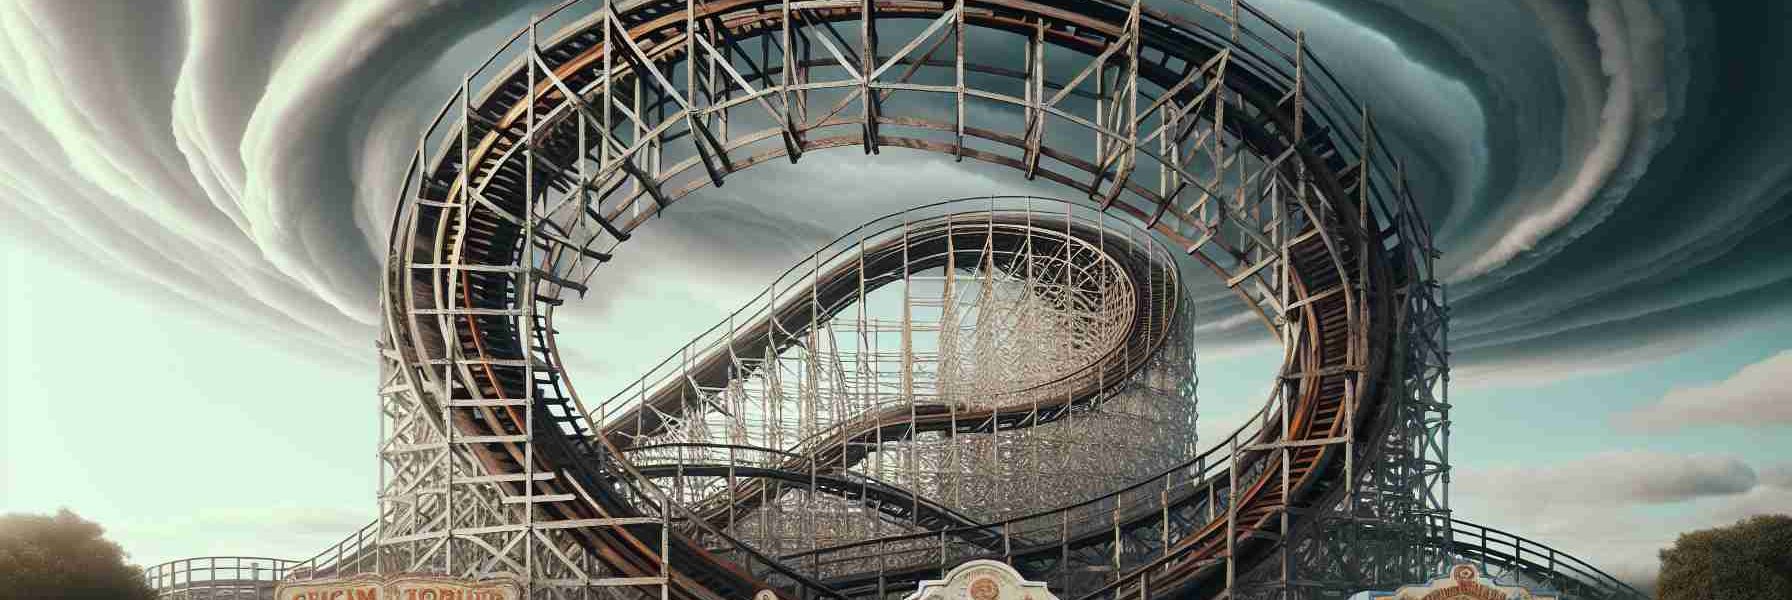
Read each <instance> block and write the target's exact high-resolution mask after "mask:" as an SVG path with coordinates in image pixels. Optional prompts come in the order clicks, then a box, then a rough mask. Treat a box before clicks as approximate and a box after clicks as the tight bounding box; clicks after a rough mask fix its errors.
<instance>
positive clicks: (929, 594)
mask: <svg viewBox="0 0 1792 600" xmlns="http://www.w3.org/2000/svg"><path fill="white" fill-rule="evenodd" d="M903 600H1058V597H1057V596H1054V595H1052V592H1051V590H1049V589H1046V587H1045V584H1044V583H1040V582H1037V581H1027V580H1026V579H1023V578H1021V576H1020V573H1019V572H1017V571H1015V570H1014V567H1010V566H1008V565H1006V564H1003V563H999V562H996V561H993V560H973V561H970V562H967V563H964V564H962V565H958V566H957V567H953V568H952V571H951V572H948V573H946V578H945V579H932V580H927V581H922V582H921V586H920V587H919V588H917V589H916V590H915V593H913V594H909V595H908V597H907V598H904V599H903Z"/></svg>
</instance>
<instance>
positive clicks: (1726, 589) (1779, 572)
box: [1655, 515, 1792, 600]
mask: <svg viewBox="0 0 1792 600" xmlns="http://www.w3.org/2000/svg"><path fill="white" fill-rule="evenodd" d="M1655 593H1656V598H1658V599H1659V600H1767V599H1769V598H1792V516H1789V515H1760V516H1755V517H1750V518H1748V519H1744V520H1742V521H1741V522H1738V523H1736V524H1735V525H1730V526H1728V527H1715V528H1712V529H1701V530H1698V531H1693V532H1688V533H1683V534H1680V539H1678V540H1675V541H1674V546H1673V547H1672V548H1668V549H1666V550H1662V551H1661V576H1660V577H1659V579H1658V580H1657V582H1656V592H1655Z"/></svg>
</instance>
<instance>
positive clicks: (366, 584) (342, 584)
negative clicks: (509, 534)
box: [274, 575, 522, 600]
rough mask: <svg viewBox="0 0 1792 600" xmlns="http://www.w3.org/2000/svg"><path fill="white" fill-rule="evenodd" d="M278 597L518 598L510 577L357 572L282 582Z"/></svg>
mask: <svg viewBox="0 0 1792 600" xmlns="http://www.w3.org/2000/svg"><path fill="white" fill-rule="evenodd" d="M274 598H276V599H277V600H519V599H520V598H522V588H521V587H520V586H518V585H517V584H516V582H515V581H513V580H510V579H484V580H480V581H467V580H465V579H455V578H452V577H441V576H436V575H393V576H379V575H358V576H355V577H347V578H332V579H314V580H307V581H285V582H281V583H280V586H279V588H278V589H277V590H276V591H275V592H274Z"/></svg>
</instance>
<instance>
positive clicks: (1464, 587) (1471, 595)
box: [1352, 564, 1557, 600]
mask: <svg viewBox="0 0 1792 600" xmlns="http://www.w3.org/2000/svg"><path fill="white" fill-rule="evenodd" d="M1352 598H1353V599H1367V600H1557V598H1556V596H1554V595H1538V594H1535V593H1533V592H1531V590H1529V589H1527V588H1524V587H1521V586H1504V585H1499V584H1497V583H1494V582H1493V581H1492V580H1489V579H1487V578H1485V577H1482V576H1481V571H1480V569H1476V568H1475V566H1474V565H1469V564H1461V565H1456V566H1453V567H1450V574H1449V576H1447V577H1440V578H1437V579H1433V580H1431V582H1430V583H1427V584H1424V585H1409V586H1404V587H1401V588H1400V589H1398V590H1394V591H1393V592H1365V593H1362V594H1358V595H1356V596H1352Z"/></svg>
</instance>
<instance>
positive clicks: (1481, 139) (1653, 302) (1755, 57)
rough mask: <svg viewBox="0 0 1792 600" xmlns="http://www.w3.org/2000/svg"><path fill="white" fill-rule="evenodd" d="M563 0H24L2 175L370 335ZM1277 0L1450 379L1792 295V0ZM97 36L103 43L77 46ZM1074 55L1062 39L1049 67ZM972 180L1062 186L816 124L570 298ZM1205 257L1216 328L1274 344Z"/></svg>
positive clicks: (1555, 369) (775, 264)
mask: <svg viewBox="0 0 1792 600" xmlns="http://www.w3.org/2000/svg"><path fill="white" fill-rule="evenodd" d="M546 1H547V0H539V1H533V0H532V1H529V2H472V1H470V0H433V1H431V2H420V3H416V2H391V3H345V2H323V1H319V2H310V3H242V2H198V3H193V4H191V5H185V6H182V5H177V4H176V3H163V4H157V5H154V6H145V5H143V4H142V3H137V4H132V5H131V6H130V7H128V8H125V7H123V5H117V6H114V5H108V4H104V3H101V4H82V3H64V2H48V1H37V2H26V3H15V4H13V5H11V6H8V7H7V8H6V9H4V11H0V18H4V19H5V21H4V22H5V23H7V24H8V31H9V32H11V33H12V34H13V35H11V36H10V37H11V38H12V40H13V41H12V43H11V44H10V45H9V46H7V47H6V48H3V49H0V76H3V78H0V82H3V84H4V87H5V90H6V92H7V93H6V94H4V96H5V98H3V99H0V102H5V103H7V104H9V106H8V107H7V108H8V109H9V110H6V111H5V114H6V115H7V116H6V117H4V118H0V136H3V137H4V139H3V140H0V154H5V155H7V156H8V158H9V159H11V160H9V161H8V162H7V164H9V165H12V166H10V167H7V168H5V169H4V170H0V189H3V190H4V191H5V198H4V199H0V203H4V204H6V205H7V206H9V207H10V208H11V212H13V213H18V214H29V215H32V217H30V218H29V219H27V220H26V222H27V223H29V225H18V224H15V228H17V229H19V230H22V231H27V232H29V233H30V234H31V235H33V236H34V237H43V236H52V237H54V238H56V239H57V240H58V241H57V242H53V243H51V242H46V243H45V245H44V247H45V248H51V247H54V248H62V249H74V250H75V251H78V252H81V253H83V254H84V255H86V256H87V257H88V260H87V261H86V262H87V263H91V264H103V265H110V266H108V267H107V268H109V269H111V270H112V272H116V273H123V274H125V276H128V277H133V278H137V279H139V280H143V281H149V282H152V283H153V285H155V286H158V287H162V288H166V289H168V290H171V291H172V293H173V295H174V296H176V297H180V298H184V299H188V300H190V301H192V302H195V303H197V304H202V305H205V306H207V307H211V309H213V310H217V311H219V312H221V313H229V314H232V315H236V317H235V318H237V319H240V320H242V321H243V322H246V323H261V324H264V325H270V326H272V327H273V328H274V329H275V330H276V331H281V332H287V333H288V334H289V335H293V336H302V337H308V338H320V339H325V340H329V341H328V342H327V343H334V344H336V345H338V346H339V347H340V348H342V349H348V350H351V351H352V352H353V353H354V355H358V356H364V353H365V349H366V348H367V345H366V343H365V340H366V339H368V338H371V337H372V336H373V329H372V325H373V321H374V320H375V319H376V315H375V311H374V306H373V304H374V293H373V290H374V287H375V286H376V282H377V272H378V268H379V265H378V264H377V262H378V261H377V258H376V257H377V256H379V251H380V246H381V245H382V244H383V243H384V239H385V229H386V226H387V224H386V219H388V218H389V216H390V214H391V209H392V206H393V203H394V202H395V201H396V188H397V185H398V182H399V181H400V180H401V179H402V174H401V173H400V172H399V171H400V170H402V167H403V165H404V163H405V161H406V160H407V159H408V158H409V155H410V153H411V152H413V151H414V149H415V137H414V136H415V135H416V133H417V131H418V130H419V129H420V128H421V127H422V125H423V122H422V119H424V118H427V116H428V115H431V114H433V110H432V109H433V108H434V107H435V106H437V105H438V103H439V102H441V101H443V100H445V99H446V98H447V97H448V96H449V95H450V93H451V92H452V90H453V89H455V88H456V87H457V86H458V80H459V77H460V75H461V73H462V70H463V69H464V68H465V67H466V65H468V64H470V63H472V62H473V61H475V60H477V59H479V58H481V57H483V55H484V53H485V52H487V51H489V50H490V49H491V48H492V47H493V46H494V45H495V44H496V42H497V40H499V39H501V38H502V37H503V36H504V35H506V34H508V32H509V30H510V29H511V28H513V27H515V26H517V25H520V24H521V23H522V22H523V21H524V20H525V19H526V18H527V16H528V14H529V13H530V12H531V11H532V10H534V9H535V8H537V7H538V6H540V5H541V4H542V3H543V2H546ZM1263 4H1264V6H1265V8H1266V9H1267V10H1268V11H1269V12H1270V13H1271V14H1274V15H1276V16H1278V17H1279V18H1283V19H1284V20H1286V21H1288V22H1290V23H1292V24H1294V25H1296V26H1300V27H1303V28H1306V29H1307V30H1308V31H1309V36H1308V39H1309V42H1310V43H1311V44H1313V46H1314V48H1315V50H1316V52H1318V53H1319V54H1320V55H1321V56H1330V55H1337V56H1348V57H1352V58H1351V60H1332V61H1328V64H1329V66H1330V67H1331V68H1332V69H1334V70H1335V72H1336V73H1338V74H1339V75H1340V77H1341V78H1342V79H1343V80H1344V83H1345V85H1346V86H1348V87H1350V88H1352V89H1356V90H1359V93H1358V94H1357V95H1358V96H1359V97H1361V98H1365V99H1366V100H1367V102H1368V103H1369V104H1370V105H1371V108H1372V109H1375V110H1376V112H1377V113H1378V114H1380V115H1382V116H1381V118H1380V119H1379V120H1378V122H1379V123H1380V125H1381V128H1380V131H1381V132H1382V133H1383V134H1384V135H1385V136H1386V137H1387V139H1388V141H1389V143H1390V144H1391V145H1392V146H1393V147H1394V148H1395V149H1397V150H1398V151H1400V153H1401V154H1402V155H1404V156H1407V157H1408V158H1409V159H1410V162H1409V163H1408V167H1409V169H1408V172H1409V173H1410V174H1411V176H1412V177H1413V179H1414V185H1415V188H1416V189H1417V190H1418V191H1419V192H1420V193H1421V201H1422V202H1423V204H1424V207H1425V209H1426V211H1427V214H1429V215H1431V217H1432V220H1433V221H1434V223H1435V224H1436V225H1437V230H1438V231H1439V234H1440V241H1441V243H1442V246H1443V248H1442V249H1443V250H1444V252H1445V260H1446V261H1447V266H1448V267H1449V268H1450V269H1452V270H1455V271H1460V272H1462V273H1464V275H1463V276H1462V277H1461V278H1459V279H1458V280H1457V281H1455V282H1454V283H1453V285H1452V286H1451V290H1450V293H1451V297H1452V298H1453V299H1454V300H1455V307H1454V310H1453V316H1454V322H1453V325H1452V342H1453V343H1454V344H1455V349H1456V350H1457V351H1458V353H1457V355H1456V366H1457V367H1458V374H1459V375H1461V376H1462V377H1461V378H1460V380H1461V381H1467V382H1471V383H1474V382H1480V381H1490V380H1498V379H1501V378H1514V379H1524V378H1529V379H1532V380H1535V379H1537V378H1548V377H1558V376H1566V375H1569V374H1574V373H1580V372H1586V371H1587V370H1589V369H1599V368H1613V367H1614V365H1617V366H1623V365H1627V364H1634V363H1635V362H1639V361H1645V360H1655V359H1658V358H1660V357H1662V356H1665V355H1667V354H1670V353H1673V352H1678V351H1682V350H1684V349H1687V348H1691V347H1696V346H1698V345H1700V344H1708V343H1711V342H1712V341H1713V340H1714V339H1718V338H1717V337H1716V336H1720V335H1722V334H1723V333H1724V332H1727V331H1734V330H1737V329H1739V328H1743V327H1747V326H1749V325H1750V324H1751V323H1758V322H1760V321H1761V320H1762V319H1765V318H1772V317H1773V316H1774V315H1776V314H1780V313H1783V312H1785V311H1786V310H1787V309H1788V308H1792V307H1789V306H1788V303H1787V302H1785V298H1787V297H1792V296H1789V295H1788V294H1786V293H1785V291H1786V290H1787V289H1788V286H1792V267H1789V266H1787V263H1786V262H1785V261H1783V260H1776V259H1775V257H1777V256H1780V255H1781V254H1783V252H1784V243H1783V241H1782V240H1785V239H1788V238H1789V237H1792V203H1788V202H1787V201H1786V198H1787V196H1788V195H1792V167H1789V166H1787V165H1786V164H1785V162H1784V161H1783V160H1781V158H1780V157H1782V156H1784V155H1785V154H1786V153H1787V152H1788V151H1792V147H1789V146H1787V143H1788V142H1787V141H1786V140H1792V119H1785V118H1782V117H1783V115H1782V113H1783V112H1784V106H1783V103H1781V102H1776V101H1775V100H1774V99H1775V98H1783V97H1785V96H1786V95H1787V94H1788V93H1792V92H1789V91H1788V90H1789V89H1792V78H1788V77H1786V76H1785V73H1784V72H1783V69H1780V68H1778V66H1779V62H1778V60H1777V58H1776V57H1778V56H1783V55H1784V54H1785V53H1786V51H1788V50H1789V49H1792V46H1788V44H1792V42H1787V41H1786V40H1788V39H1792V36H1786V35H1781V34H1783V33H1784V31H1782V30H1783V29H1785V28H1786V27H1787V26H1786V25H1785V23H1787V22H1789V21H1787V20H1785V19H1774V18H1768V17H1769V16H1770V15H1763V14H1762V13H1761V12H1760V11H1762V10H1781V11H1784V10H1789V9H1787V8H1785V7H1766V8H1761V7H1747V8H1736V7H1730V6H1727V5H1701V4H1696V3H1689V2H1681V1H1678V0H1650V1H1647V2H1625V3H1618V2H1607V1H1603V0H1602V1H1599V2H1592V3H1589V4H1587V5H1585V6H1584V7H1582V6H1573V7H1564V6H1562V5H1558V4H1553V3H1547V2H1532V3H1507V4H1501V5H1499V6H1487V7H1482V6H1476V7H1473V8H1466V7H1465V5H1461V4H1459V3H1449V2H1416V3H1415V2H1392V1H1390V0H1322V1H1311V2H1309V1H1305V0H1263ZM1176 10H1181V8H1176ZM897 33H900V32H893V33H892V34H891V35H892V36H894V37H893V38H892V39H896V38H900V37H902V36H900V35H897ZM91 39H104V40H107V43H104V44H90V43H66V41H68V40H91ZM1736 40H1748V41H1747V43H1742V42H1738V41H1736ZM976 43H978V44H988V43H993V42H992V40H987V39H985V40H981V41H977V42H976ZM985 50H988V51H991V52H1003V53H1008V54H1013V53H1014V52H1015V51H1016V50H1015V48H1012V47H1008V46H1000V47H996V46H991V47H989V48H986V49H985ZM1082 60H1086V59H1085V58H1083V57H1076V56H1070V55H1069V54H1068V53H1053V54H1050V55H1049V58H1048V71H1049V72H1052V73H1069V72H1072V71H1073V70H1074V69H1075V68H1077V67H1078V66H1080V64H1081V62H1079V61H1082ZM1719 66H1721V67H1722V69H1721V70H1720V69H1718V68H1717V67H1719ZM1719 72H1721V73H1724V74H1725V76H1723V77H1719V76H1718V75H1716V73H1719ZM1362 90H1380V91H1381V92H1382V93H1379V94H1377V95H1374V96H1371V95H1368V94H1366V93H1360V92H1361V91H1362ZM1720 103H1721V104H1720ZM1720 106H1721V108H1722V109H1723V110H1716V108H1718V107H1720ZM934 108H941V107H934ZM973 109H975V110H978V111H983V112H986V113H990V114H984V115H983V116H986V117H990V118H1008V117H1014V115H1002V114H1000V113H999V111H996V112H990V111H992V110H994V109H991V108H988V107H984V106H975V107H973ZM941 110H943V108H941ZM980 114H981V113H980ZM1537 132H1554V133H1552V134H1550V135H1539V134H1538V133H1537ZM1075 133H1076V132H1074V131H1073V130H1072V129H1071V128H1069V127H1054V128H1052V129H1049V130H1048V135H1050V136H1052V139H1053V140H1059V141H1062V142H1063V143H1066V144H1074V143H1078V141H1079V139H1080V138H1072V137H1069V136H1071V135H1073V134H1075ZM1558 134H1559V135H1558ZM995 171H1003V173H1001V174H999V175H998V174H996V173H995ZM982 193H1036V194H1042V195H1055V196H1066V195H1074V194H1068V193H1067V191H1066V190H1063V189H1061V188H1056V187H1054V186H1051V185H1048V184H1046V183H1044V182H1042V181H1032V182H1029V181H1025V180H1024V179H1022V178H1020V177H1016V176H1015V173H1012V172H1007V171H1006V170H1005V169H1001V168H997V167H989V166H986V165H974V164H972V163H954V162H951V161H949V160H943V159H939V158H937V157H932V156H921V155H916V154H912V153H905V152H902V151H898V150H894V149H890V150H886V152H885V153H884V154H883V155H881V156H879V157H876V158H875V159H871V158H864V157H855V156H854V155H853V153H852V152H850V151H848V152H836V153H817V154H816V155H814V156H813V157H811V158H808V159H805V161H804V163H803V164H801V165H797V166H795V167H790V166H776V167H772V168H768V169H754V170H753V171H751V172H748V173H742V174H740V175H737V176H735V177H733V178H731V179H730V180H729V183H728V185H727V186H726V187H723V188H720V189H714V190H703V191H701V192H699V193H698V194H697V195H696V196H694V197H693V198H692V199H691V200H690V201H688V202H686V203H685V204H689V206H676V207H674V208H672V209H671V210H670V211H668V213H667V216H666V217H665V218H664V220H663V222H660V223H655V224H654V225H651V226H650V227H649V228H648V230H647V231H650V232H653V234H652V235H648V236H643V238H641V240H640V241H637V242H635V243H634V244H631V245H630V246H629V248H633V249H632V250H630V249H625V250H624V251H623V252H622V253H621V254H619V255H618V261H617V265H616V266H617V267H629V268H616V269H609V270H608V271H606V272H605V273H604V274H603V275H600V276H599V281H596V282H594V283H596V284H598V287H599V288H600V289H602V290H604V291H600V292H597V294H596V295H597V296H598V298H597V299H596V301H594V302H588V303H586V304H587V305H588V306H584V307H581V308H578V309H574V310H577V311H580V314H584V315H588V316H597V315H601V314H603V313H604V307H605V306H607V301H608V299H609V298H607V297H606V295H613V294H622V293H628V290H629V289H633V288H636V287H637V286H639V285H644V284H649V283H651V284H665V285H683V284H685V283H687V282H697V281H700V282H704V285H721V286H726V287H730V288H740V289H752V288H756V287H757V286H760V285H763V283H764V281H765V279H766V277H768V276H770V275H775V274H776V273H777V272H779V271H781V270H782V269H783V268H785V267H787V266H788V263H789V261H790V260H791V259H793V258H796V257H800V256H802V255H803V254H805V253H806V252H807V251H809V250H811V249H813V248H812V247H813V246H814V245H816V244H819V243H821V242H824V241H826V240H827V239H829V238H830V237H831V236H832V235H833V234H834V233H836V232H839V231H842V230H844V229H846V228H849V227H851V226H854V225H857V224H858V223H859V222H862V221H863V220H864V219H865V218H867V217H871V216H875V215H878V214H883V213H885V212H890V211H893V210H896V209H899V208H902V207H906V206H909V205H913V204H916V203H920V202H925V201H932V200H937V199H941V198H949V197H959V196H965V195H974V194H982ZM697 196H700V197H702V198H701V199H699V198H697ZM670 256H678V257H680V258H679V260H676V261H674V260H671V259H670V258H669V257H670ZM692 257H699V258H697V259H696V260H692V259H691V258H692ZM648 273H650V274H651V278H650V279H641V278H640V277H641V276H642V275H641V274H648ZM1191 275H1193V276H1192V277H1191V282H1192V283H1193V284H1194V286H1195V289H1196V293H1197V295H1198V300H1197V313H1198V314H1199V315H1200V316H1199V320H1200V323H1201V327H1202V330H1201V333H1202V336H1203V337H1202V339H1203V343H1204V344H1208V345H1211V346H1213V347H1216V348H1239V347H1248V346H1251V345H1254V344H1261V343H1263V335H1262V332H1261V329H1260V328H1258V327H1256V326H1254V324H1252V323H1251V322H1250V320H1249V318H1248V317H1245V316H1244V313H1242V312H1241V307H1240V306H1239V305H1238V303H1237V302H1236V300H1235V299H1233V298H1232V297H1231V296H1230V294H1229V293H1227V292H1226V291H1225V290H1223V289H1220V288H1218V287H1217V285H1215V284H1214V283H1213V282H1212V281H1211V279H1212V278H1210V277H1205V276H1200V274H1199V271H1191Z"/></svg>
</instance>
